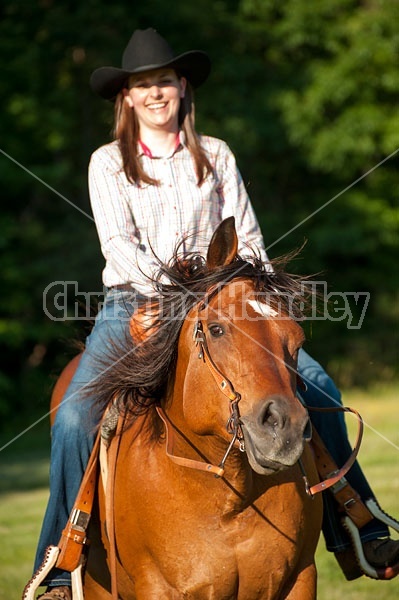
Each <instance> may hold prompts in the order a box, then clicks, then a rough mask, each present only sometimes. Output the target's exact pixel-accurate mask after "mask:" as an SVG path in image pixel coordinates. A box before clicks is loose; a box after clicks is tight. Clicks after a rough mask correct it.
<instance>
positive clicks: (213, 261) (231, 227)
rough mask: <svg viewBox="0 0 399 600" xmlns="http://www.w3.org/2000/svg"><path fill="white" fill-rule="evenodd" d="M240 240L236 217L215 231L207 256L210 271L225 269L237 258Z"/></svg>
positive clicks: (227, 220)
mask: <svg viewBox="0 0 399 600" xmlns="http://www.w3.org/2000/svg"><path fill="white" fill-rule="evenodd" d="M237 250H238V238H237V233H236V228H235V219H234V217H228V218H227V219H224V221H222V222H221V223H220V225H219V226H218V227H217V229H216V230H215V232H214V234H213V236H212V239H211V242H210V244H209V248H208V253H207V255H206V266H207V267H208V269H215V268H216V267H224V266H225V265H229V264H230V263H232V262H233V260H234V259H235V257H236V256H237Z"/></svg>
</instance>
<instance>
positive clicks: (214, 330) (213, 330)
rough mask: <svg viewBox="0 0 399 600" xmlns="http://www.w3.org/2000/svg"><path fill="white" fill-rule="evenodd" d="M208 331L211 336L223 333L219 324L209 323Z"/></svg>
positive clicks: (219, 335)
mask: <svg viewBox="0 0 399 600" xmlns="http://www.w3.org/2000/svg"><path fill="white" fill-rule="evenodd" d="M208 329H209V332H210V334H211V336H212V337H215V338H217V337H221V336H222V335H223V334H224V329H223V327H222V326H221V325H209V327H208Z"/></svg>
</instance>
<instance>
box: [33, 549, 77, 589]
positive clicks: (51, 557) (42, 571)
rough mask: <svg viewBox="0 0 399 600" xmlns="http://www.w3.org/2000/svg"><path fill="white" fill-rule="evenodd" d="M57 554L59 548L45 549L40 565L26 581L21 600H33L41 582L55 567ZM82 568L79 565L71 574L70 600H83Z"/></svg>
mask: <svg viewBox="0 0 399 600" xmlns="http://www.w3.org/2000/svg"><path fill="white" fill-rule="evenodd" d="M59 553H60V548H59V547H58V546H49V547H48V548H47V550H46V553H45V555H44V559H43V562H42V564H41V565H40V567H39V568H38V569H37V571H36V572H35V573H34V575H33V577H32V579H31V580H30V581H28V583H27V584H26V586H25V587H24V591H23V592H22V600H35V596H36V592H37V590H38V588H39V587H40V586H41V585H42V584H43V581H44V580H45V578H46V577H47V575H48V574H49V573H50V571H51V569H52V568H53V567H55V565H56V562H57V558H58V555H59ZM82 568H83V565H82V564H79V565H78V567H77V568H76V569H75V570H74V571H72V573H71V581H72V600H84V595H83V584H82Z"/></svg>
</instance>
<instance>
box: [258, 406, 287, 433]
mask: <svg viewBox="0 0 399 600" xmlns="http://www.w3.org/2000/svg"><path fill="white" fill-rule="evenodd" d="M261 424H262V425H263V426H265V425H267V426H268V427H271V428H272V429H277V428H279V429H283V427H284V425H285V417H283V416H282V415H281V414H280V413H279V411H278V408H277V407H276V405H275V404H274V403H273V402H271V403H270V404H268V405H267V406H266V407H265V410H264V411H263V414H262V415H261Z"/></svg>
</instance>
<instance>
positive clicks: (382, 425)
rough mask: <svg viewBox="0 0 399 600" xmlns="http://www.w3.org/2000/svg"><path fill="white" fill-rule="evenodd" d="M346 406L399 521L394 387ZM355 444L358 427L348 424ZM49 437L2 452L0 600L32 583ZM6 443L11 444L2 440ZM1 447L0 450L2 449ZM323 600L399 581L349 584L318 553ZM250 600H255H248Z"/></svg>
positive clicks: (367, 595) (41, 434)
mask: <svg viewBox="0 0 399 600" xmlns="http://www.w3.org/2000/svg"><path fill="white" fill-rule="evenodd" d="M344 397H345V404H346V405H348V406H353V407H354V408H356V409H358V410H359V411H360V413H361V415H362V417H363V419H364V422H365V434H364V441H363V445H362V448H361V451H360V463H361V465H362V467H363V469H364V471H365V472H366V473H367V477H368V479H369V481H370V483H371V485H372V487H373V489H374V491H375V493H376V495H377V498H378V499H379V500H380V502H381V504H382V505H383V507H384V509H385V510H387V511H391V513H392V514H393V515H394V516H396V517H399V398H398V393H397V390H395V388H394V387H393V386H392V387H391V388H386V389H384V390H381V389H380V390H377V389H376V390H373V391H370V392H368V393H364V392H355V391H351V392H349V393H347V394H345V396H344ZM348 427H349V430H350V432H351V439H354V437H353V432H354V427H355V423H354V421H353V420H352V419H351V418H349V420H348ZM47 440H48V433H47V431H46V429H45V428H44V427H43V425H41V426H40V427H37V428H35V429H32V430H30V431H29V432H27V433H26V434H25V435H24V436H23V437H21V438H19V439H18V440H16V441H15V443H13V444H10V445H9V446H7V447H6V448H5V449H4V450H3V451H2V452H0V473H1V477H0V535H1V543H0V600H18V599H19V598H20V597H21V592H22V589H23V587H24V585H25V583H26V581H27V580H28V579H29V577H30V574H31V568H32V561H33V555H34V552H35V546H36V542H37V538H38V535H39V529H40V525H41V520H42V516H43V511H44V508H45V504H46V501H47V493H48V491H47V471H48V456H47V455H48V449H47V446H48V443H47ZM1 441H2V442H3V443H6V441H7V440H1ZM3 443H0V447H1V446H2V445H3ZM317 566H318V572H319V585H318V589H319V593H318V598H319V600H343V598H345V600H376V599H378V600H394V599H396V598H397V597H398V596H399V578H397V579H394V580H392V581H388V582H378V581H373V580H370V579H367V578H365V577H363V578H361V579H359V580H356V581H352V582H347V581H346V580H345V578H344V576H343V575H342V573H341V571H340V569H339V567H338V565H337V563H336V562H335V559H334V558H333V556H332V555H330V554H329V553H327V552H326V551H325V549H324V542H323V539H321V540H320V544H319V548H318V551H317ZM248 600H251V599H248Z"/></svg>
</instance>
